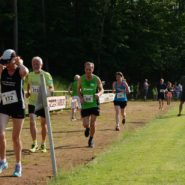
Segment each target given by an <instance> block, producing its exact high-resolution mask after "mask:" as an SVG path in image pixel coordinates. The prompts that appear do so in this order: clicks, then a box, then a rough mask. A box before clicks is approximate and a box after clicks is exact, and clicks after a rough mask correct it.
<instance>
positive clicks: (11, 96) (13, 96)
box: [1, 91, 18, 105]
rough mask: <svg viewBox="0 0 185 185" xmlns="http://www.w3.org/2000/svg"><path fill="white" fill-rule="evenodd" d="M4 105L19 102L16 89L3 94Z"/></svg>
mask: <svg viewBox="0 0 185 185" xmlns="http://www.w3.org/2000/svg"><path fill="white" fill-rule="evenodd" d="M1 97H2V102H3V105H7V104H12V103H16V102H18V98H17V93H16V91H9V92H5V93H2V94H1Z"/></svg>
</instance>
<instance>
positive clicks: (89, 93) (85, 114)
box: [78, 62, 104, 148]
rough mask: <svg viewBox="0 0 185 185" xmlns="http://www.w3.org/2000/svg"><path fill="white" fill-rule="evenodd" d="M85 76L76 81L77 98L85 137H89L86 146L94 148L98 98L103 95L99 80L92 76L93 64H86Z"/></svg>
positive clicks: (98, 111)
mask: <svg viewBox="0 0 185 185" xmlns="http://www.w3.org/2000/svg"><path fill="white" fill-rule="evenodd" d="M84 69H85V74H84V75H82V76H81V78H80V79H79V81H78V96H79V97H80V101H81V104H82V110H81V116H82V120H83V126H84V128H85V137H89V135H90V137H89V140H88V146H89V147H91V148H92V147H93V146H94V141H93V138H94V134H95V126H96V117H97V116H99V113H100V110H99V103H98V100H99V97H100V96H101V95H102V94H103V92H104V90H103V85H102V82H101V80H100V78H99V77H98V76H96V75H94V74H93V71H94V63H92V62H86V63H85V65H84Z"/></svg>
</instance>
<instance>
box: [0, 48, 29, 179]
mask: <svg viewBox="0 0 185 185" xmlns="http://www.w3.org/2000/svg"><path fill="white" fill-rule="evenodd" d="M0 62H1V64H0V76H1V102H0V173H2V171H3V170H5V169H7V168H8V163H7V160H6V138H5V128H6V125H7V123H8V121H9V118H10V117H11V118H12V121H13V130H12V140H13V148H14V153H15V160H16V165H15V171H14V173H13V176H14V177H20V176H22V165H21V152H22V142H21V130H22V126H23V122H24V117H25V102H24V89H23V80H24V78H25V76H26V75H27V74H28V72H29V71H28V69H27V68H26V67H25V66H24V65H23V60H22V59H21V58H20V57H18V56H16V53H15V51H14V50H12V49H8V50H5V51H4V53H3V55H2V57H1V61H0Z"/></svg>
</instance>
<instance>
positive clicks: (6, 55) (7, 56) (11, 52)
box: [1, 49, 16, 60]
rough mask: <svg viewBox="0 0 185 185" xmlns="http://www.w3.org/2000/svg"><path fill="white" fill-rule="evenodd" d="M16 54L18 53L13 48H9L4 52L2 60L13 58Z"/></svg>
mask: <svg viewBox="0 0 185 185" xmlns="http://www.w3.org/2000/svg"><path fill="white" fill-rule="evenodd" d="M15 56H16V53H15V51H14V50H13V49H7V50H5V51H4V52H3V55H2V56H1V60H11V59H12V58H13V57H15Z"/></svg>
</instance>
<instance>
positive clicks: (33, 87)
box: [31, 85, 39, 94]
mask: <svg viewBox="0 0 185 185" xmlns="http://www.w3.org/2000/svg"><path fill="white" fill-rule="evenodd" d="M31 91H32V93H36V94H38V93H39V86H37V85H33V86H32V87H31Z"/></svg>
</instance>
